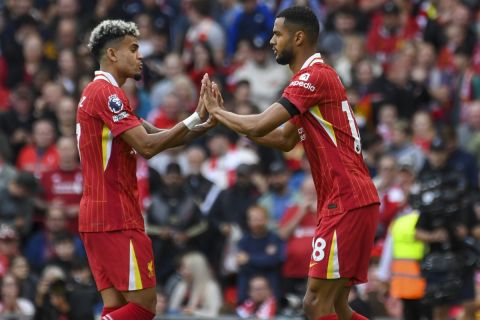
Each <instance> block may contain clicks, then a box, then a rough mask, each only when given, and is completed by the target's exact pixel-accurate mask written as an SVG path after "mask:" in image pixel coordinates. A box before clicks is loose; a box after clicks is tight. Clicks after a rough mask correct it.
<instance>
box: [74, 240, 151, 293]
mask: <svg viewBox="0 0 480 320" xmlns="http://www.w3.org/2000/svg"><path fill="white" fill-rule="evenodd" d="M80 235H81V237H82V241H83V244H84V245H85V250H86V252H87V257H88V263H89V264H90V269H91V270H92V274H93V277H94V279H95V283H96V284H97V289H98V291H102V290H104V289H107V288H111V287H113V288H115V289H117V290H118V291H134V290H140V289H145V288H152V287H155V286H156V280H155V268H154V265H153V252H152V241H151V240H150V238H149V237H148V236H147V235H146V234H145V232H144V231H142V230H119V231H110V232H82V233H81V234H80Z"/></svg>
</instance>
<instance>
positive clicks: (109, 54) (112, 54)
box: [105, 47, 118, 62]
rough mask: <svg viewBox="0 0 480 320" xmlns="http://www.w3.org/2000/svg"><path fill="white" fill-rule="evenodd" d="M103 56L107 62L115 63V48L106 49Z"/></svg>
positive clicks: (116, 58)
mask: <svg viewBox="0 0 480 320" xmlns="http://www.w3.org/2000/svg"><path fill="white" fill-rule="evenodd" d="M105 55H106V56H107V58H108V60H110V61H113V62H117V60H118V57H117V50H115V48H112V47H110V48H107V51H106V52H105Z"/></svg>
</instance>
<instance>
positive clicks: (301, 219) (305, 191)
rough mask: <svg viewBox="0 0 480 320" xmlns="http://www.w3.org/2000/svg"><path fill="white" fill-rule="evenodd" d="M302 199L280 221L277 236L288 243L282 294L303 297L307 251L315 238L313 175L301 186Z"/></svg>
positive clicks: (306, 178)
mask: <svg viewBox="0 0 480 320" xmlns="http://www.w3.org/2000/svg"><path fill="white" fill-rule="evenodd" d="M300 193H301V199H300V200H299V202H298V203H296V204H295V205H293V206H291V207H289V208H288V209H287V211H286V212H285V214H284V215H283V217H282V218H281V220H280V223H279V228H278V235H279V237H280V238H281V239H282V240H284V241H285V246H286V248H285V262H284V264H283V269H282V276H283V279H284V281H283V293H284V295H287V294H294V295H295V296H297V297H301V296H302V295H303V293H304V292H305V290H306V288H307V277H308V269H309V266H308V263H309V261H310V255H311V252H310V251H309V250H305V248H309V246H311V243H312V238H313V236H314V235H315V226H316V221H315V215H316V213H317V193H316V191H315V185H314V183H313V179H312V176H311V175H307V176H306V177H305V178H304V180H303V183H302V186H301V190H300Z"/></svg>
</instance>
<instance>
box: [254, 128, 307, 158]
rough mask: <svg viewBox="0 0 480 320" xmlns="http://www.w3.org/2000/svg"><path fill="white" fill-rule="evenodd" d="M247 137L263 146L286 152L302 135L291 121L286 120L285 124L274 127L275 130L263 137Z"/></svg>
mask: <svg viewBox="0 0 480 320" xmlns="http://www.w3.org/2000/svg"><path fill="white" fill-rule="evenodd" d="M247 137H248V138H249V139H250V140H252V141H255V142H256V143H258V144H261V145H263V146H266V147H270V148H275V149H280V150H282V151H285V152H288V151H290V150H292V149H293V148H294V147H295V145H296V144H297V143H298V142H299V141H300V136H299V135H298V133H297V127H296V126H295V125H294V124H293V123H291V122H290V121H288V122H285V124H284V125H282V126H280V127H278V128H276V129H274V130H273V131H270V132H269V133H268V134H266V135H264V136H263V137H251V136H247Z"/></svg>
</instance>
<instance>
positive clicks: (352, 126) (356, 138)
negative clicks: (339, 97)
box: [342, 101, 362, 153]
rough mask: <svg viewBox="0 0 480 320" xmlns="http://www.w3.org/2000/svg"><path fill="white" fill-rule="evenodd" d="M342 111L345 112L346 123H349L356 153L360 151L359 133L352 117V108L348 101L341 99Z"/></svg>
mask: <svg viewBox="0 0 480 320" xmlns="http://www.w3.org/2000/svg"><path fill="white" fill-rule="evenodd" d="M342 111H343V112H346V113H347V118H348V124H349V125H350V131H351V132H352V137H353V140H354V143H353V149H354V150H355V152H356V153H360V152H362V144H361V143H360V134H359V133H358V129H357V126H356V124H355V120H354V119H353V115H352V109H351V108H350V106H349V105H348V101H342Z"/></svg>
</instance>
